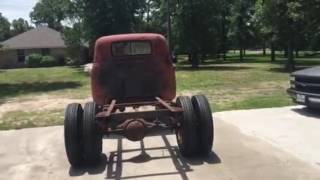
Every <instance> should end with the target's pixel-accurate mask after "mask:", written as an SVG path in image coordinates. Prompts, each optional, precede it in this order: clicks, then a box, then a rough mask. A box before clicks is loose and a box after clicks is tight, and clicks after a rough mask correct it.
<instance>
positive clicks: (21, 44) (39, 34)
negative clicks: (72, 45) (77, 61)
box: [1, 27, 66, 49]
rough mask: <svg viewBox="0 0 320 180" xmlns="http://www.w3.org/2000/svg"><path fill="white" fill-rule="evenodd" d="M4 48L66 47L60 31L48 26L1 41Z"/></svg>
mask: <svg viewBox="0 0 320 180" xmlns="http://www.w3.org/2000/svg"><path fill="white" fill-rule="evenodd" d="M1 44H2V45H3V48H4V49H39V48H65V47H66V45H65V42H64V40H63V39H62V35H61V33H60V32H58V31H56V30H53V29H50V28H48V27H38V28H35V29H32V30H30V31H27V32H24V33H22V34H19V35H17V36H14V37H12V38H10V39H8V40H6V41H4V42H2V43H1Z"/></svg>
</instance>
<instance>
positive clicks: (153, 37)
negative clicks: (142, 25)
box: [96, 33, 166, 45]
mask: <svg viewBox="0 0 320 180" xmlns="http://www.w3.org/2000/svg"><path fill="white" fill-rule="evenodd" d="M119 41H164V42H165V41H166V39H165V37H164V36H162V35H161V34H155V33H131V34H120V35H111V36H104V37H101V38H99V39H98V40H97V43H96V44H97V45H99V44H105V43H112V42H119Z"/></svg>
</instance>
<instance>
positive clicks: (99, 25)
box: [74, 0, 145, 42]
mask: <svg viewBox="0 0 320 180" xmlns="http://www.w3.org/2000/svg"><path fill="white" fill-rule="evenodd" d="M74 3H75V6H76V7H77V9H78V14H79V16H80V17H81V18H82V19H83V25H84V28H85V29H84V30H85V31H86V39H88V40H89V41H91V42H93V41H95V40H96V39H97V38H99V37H101V36H105V35H111V34H121V33H130V32H134V24H135V23H136V18H137V16H139V14H141V12H140V10H141V9H142V8H143V7H144V3H145V1H144V0H117V1H114V0H91V1H87V0H75V1H74Z"/></svg>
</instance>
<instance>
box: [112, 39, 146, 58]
mask: <svg viewBox="0 0 320 180" xmlns="http://www.w3.org/2000/svg"><path fill="white" fill-rule="evenodd" d="M112 54H113V56H135V55H150V54H151V43H150V42H149V41H126V42H115V43H112Z"/></svg>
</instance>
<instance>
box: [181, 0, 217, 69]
mask: <svg viewBox="0 0 320 180" xmlns="http://www.w3.org/2000/svg"><path fill="white" fill-rule="evenodd" d="M218 5H219V4H218V1H216V0H210V1H208V0H197V1H196V0H181V1H179V3H178V6H177V18H176V27H175V29H176V31H177V36H178V42H179V46H180V48H182V49H184V50H185V51H186V52H188V54H189V55H190V57H191V62H192V67H194V68H197V67H198V65H199V63H200V61H199V55H201V57H205V56H206V55H207V54H217V53H218V49H219V47H220V45H219V41H218V39H219V38H218V37H219V32H220V31H219V27H220V23H219V18H220V16H219V12H220V11H219V6H218Z"/></svg>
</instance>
